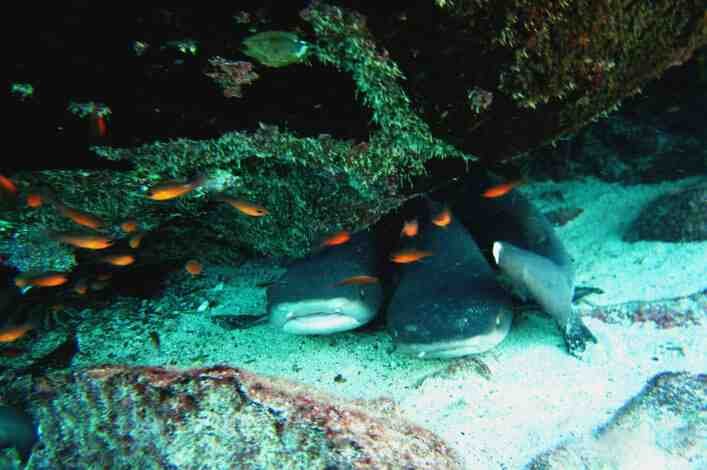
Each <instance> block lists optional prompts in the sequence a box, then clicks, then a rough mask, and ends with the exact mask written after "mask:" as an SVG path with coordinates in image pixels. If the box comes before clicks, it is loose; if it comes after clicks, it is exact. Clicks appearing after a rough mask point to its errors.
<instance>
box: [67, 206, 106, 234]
mask: <svg viewBox="0 0 707 470" xmlns="http://www.w3.org/2000/svg"><path fill="white" fill-rule="evenodd" d="M54 206H55V207H56V210H57V211H59V213H60V214H61V215H63V216H64V217H66V218H67V219H71V220H73V221H74V222H76V223H77V224H79V225H83V226H84V227H88V228H92V229H94V230H98V229H99V228H101V227H103V226H105V223H104V222H103V221H102V220H101V219H99V218H98V217H96V216H95V215H91V214H89V213H88V212H83V211H80V210H78V209H74V208H73V207H69V206H65V205H64V204H62V203H60V202H54Z"/></svg>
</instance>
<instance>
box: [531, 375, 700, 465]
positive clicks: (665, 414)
mask: <svg viewBox="0 0 707 470" xmlns="http://www.w3.org/2000/svg"><path fill="white" fill-rule="evenodd" d="M706 404H707V375H705V374H699V375H692V374H689V373H685V372H663V373H660V374H658V375H656V376H655V377H653V378H652V379H651V380H649V381H648V383H647V385H646V386H645V387H644V388H643V390H642V391H641V392H640V393H639V394H638V395H636V396H635V397H634V398H632V399H631V400H629V401H628V402H627V403H626V404H625V405H624V406H623V407H622V408H621V409H620V410H619V411H618V412H617V413H616V414H615V415H614V417H613V418H611V420H609V422H608V423H607V424H606V425H604V426H602V427H601V429H599V430H598V431H597V432H596V433H595V434H594V435H593V436H585V437H584V438H580V439H577V440H576V441H572V442H569V443H565V444H562V445H560V446H558V447H556V448H555V449H552V450H550V451H547V452H545V453H543V454H541V455H539V456H538V457H536V458H535V459H534V460H533V461H532V462H531V463H530V464H529V465H528V467H527V468H529V469H531V470H541V469H542V470H550V469H568V468H581V469H586V470H594V469H606V468H617V469H618V468H621V469H629V468H680V469H695V470H697V469H702V468H705V467H706V466H707V453H706V450H707V449H706V446H705V440H704V437H705V433H707V409H706Z"/></svg>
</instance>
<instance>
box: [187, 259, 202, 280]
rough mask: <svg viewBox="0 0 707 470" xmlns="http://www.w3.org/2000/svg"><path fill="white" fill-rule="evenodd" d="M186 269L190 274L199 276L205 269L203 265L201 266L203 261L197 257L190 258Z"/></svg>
mask: <svg viewBox="0 0 707 470" xmlns="http://www.w3.org/2000/svg"><path fill="white" fill-rule="evenodd" d="M184 269H186V270H187V272H188V273H189V274H191V275H192V276H198V275H199V274H201V271H202V270H203V267H202V266H201V263H200V262H198V261H197V260H195V259H190V260H189V261H187V263H186V264H185V265H184Z"/></svg>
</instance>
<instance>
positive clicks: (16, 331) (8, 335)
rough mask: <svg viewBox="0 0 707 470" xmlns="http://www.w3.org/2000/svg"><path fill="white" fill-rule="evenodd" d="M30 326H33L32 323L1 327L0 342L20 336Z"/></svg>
mask: <svg viewBox="0 0 707 470" xmlns="http://www.w3.org/2000/svg"><path fill="white" fill-rule="evenodd" d="M32 328H34V325H32V324H31V323H25V324H24V325H17V326H8V327H7V328H2V329H0V343H12V342H13V341H16V340H18V339H20V338H22V337H23V336H24V335H26V334H27V332H28V331H30V330H31V329H32Z"/></svg>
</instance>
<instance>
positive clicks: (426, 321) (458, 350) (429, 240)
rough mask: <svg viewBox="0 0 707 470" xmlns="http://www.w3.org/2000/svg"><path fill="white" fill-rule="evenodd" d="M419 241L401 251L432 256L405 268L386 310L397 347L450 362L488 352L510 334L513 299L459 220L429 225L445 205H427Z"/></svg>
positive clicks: (406, 244)
mask: <svg viewBox="0 0 707 470" xmlns="http://www.w3.org/2000/svg"><path fill="white" fill-rule="evenodd" d="M426 205H427V209H428V210H427V211H424V212H426V213H424V214H421V215H420V217H418V223H419V225H420V229H419V233H418V235H417V236H416V237H414V238H411V239H407V240H404V243H403V244H402V245H401V247H400V248H401V249H411V248H414V249H418V250H426V251H430V252H431V253H432V255H431V256H429V257H426V258H424V259H422V260H420V261H417V262H414V263H410V264H403V265H400V267H399V268H398V269H399V283H398V285H397V287H396V288H395V291H394V293H393V296H392V298H391V300H390V303H389V305H388V308H387V324H388V329H389V331H390V333H391V335H392V337H393V341H394V342H395V345H396V348H397V349H398V350H399V351H401V352H404V353H408V354H414V355H416V356H418V357H425V358H451V357H460V356H465V355H468V354H477V353H481V352H484V351H487V350H489V349H491V348H493V347H495V346H496V345H497V344H499V343H500V342H501V341H503V339H504V338H505V337H506V335H507V334H508V331H509V329H510V326H511V320H512V306H511V302H510V297H509V295H508V294H507V293H506V291H504V289H503V288H502V287H501V286H500V285H499V284H498V282H497V280H496V275H495V273H494V271H493V270H492V269H491V266H490V265H489V263H488V261H487V260H486V259H485V258H484V256H483V255H482V253H481V252H480V251H479V248H478V247H477V246H476V243H475V242H474V240H473V238H472V237H471V235H470V234H469V232H468V231H467V230H466V229H465V228H464V227H463V226H462V225H461V224H460V223H459V222H457V221H456V219H455V217H454V215H453V216H452V222H451V223H450V224H449V225H447V226H446V227H445V228H441V227H437V226H435V225H433V224H431V223H429V219H430V217H431V216H433V215H434V212H435V211H439V210H441V206H439V205H437V204H435V203H433V202H432V201H429V200H427V201H426Z"/></svg>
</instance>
